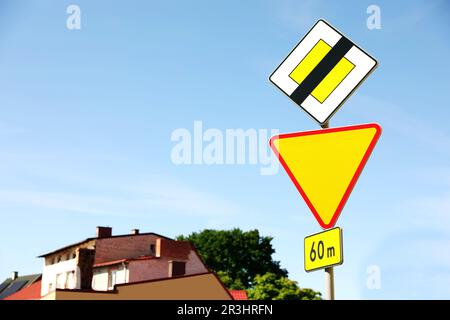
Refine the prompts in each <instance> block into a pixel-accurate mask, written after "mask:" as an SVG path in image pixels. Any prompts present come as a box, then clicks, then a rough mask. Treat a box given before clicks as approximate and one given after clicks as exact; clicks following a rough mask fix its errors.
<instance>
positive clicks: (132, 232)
mask: <svg viewBox="0 0 450 320" xmlns="http://www.w3.org/2000/svg"><path fill="white" fill-rule="evenodd" d="M131 234H134V235H136V234H139V229H132V230H131Z"/></svg>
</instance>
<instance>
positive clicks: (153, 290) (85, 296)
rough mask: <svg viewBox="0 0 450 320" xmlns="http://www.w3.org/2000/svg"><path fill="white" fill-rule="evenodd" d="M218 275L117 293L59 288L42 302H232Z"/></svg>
mask: <svg viewBox="0 0 450 320" xmlns="http://www.w3.org/2000/svg"><path fill="white" fill-rule="evenodd" d="M232 299H233V297H232V296H231V294H230V293H229V292H228V290H227V289H226V288H225V287H224V286H223V284H222V282H221V281H220V280H219V279H218V278H217V276H216V275H215V274H214V273H211V272H206V273H201V274H194V275H184V276H179V277H171V278H165V279H156V280H146V281H141V282H134V283H124V284H117V285H115V287H114V289H113V290H109V291H94V290H70V289H56V290H54V291H52V292H49V293H48V294H47V295H46V296H44V297H42V300H232Z"/></svg>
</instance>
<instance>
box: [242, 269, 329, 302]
mask: <svg viewBox="0 0 450 320" xmlns="http://www.w3.org/2000/svg"><path fill="white" fill-rule="evenodd" d="M248 297H249V299H251V300H321V299H322V298H321V294H320V292H316V291H314V290H312V289H300V288H299V286H298V284H297V282H296V281H293V280H289V279H288V278H287V277H283V276H279V275H276V274H274V273H270V272H268V273H266V274H264V275H257V276H256V277H255V280H254V282H253V287H252V288H251V289H250V290H248Z"/></svg>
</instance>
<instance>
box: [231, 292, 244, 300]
mask: <svg viewBox="0 0 450 320" xmlns="http://www.w3.org/2000/svg"><path fill="white" fill-rule="evenodd" d="M228 291H229V292H230V294H231V296H232V297H233V299H234V300H248V297H247V291H245V290H228Z"/></svg>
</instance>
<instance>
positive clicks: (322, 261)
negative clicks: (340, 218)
mask: <svg viewBox="0 0 450 320" xmlns="http://www.w3.org/2000/svg"><path fill="white" fill-rule="evenodd" d="M304 252H305V253H304V255H305V271H306V272H310V271H314V270H318V269H323V268H327V267H331V266H335V265H339V264H342V263H343V262H344V252H343V245H342V229H341V228H339V227H337V228H333V229H330V230H327V231H324V232H320V233H316V234H313V235H311V236H309V237H306V238H305V251H304Z"/></svg>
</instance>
